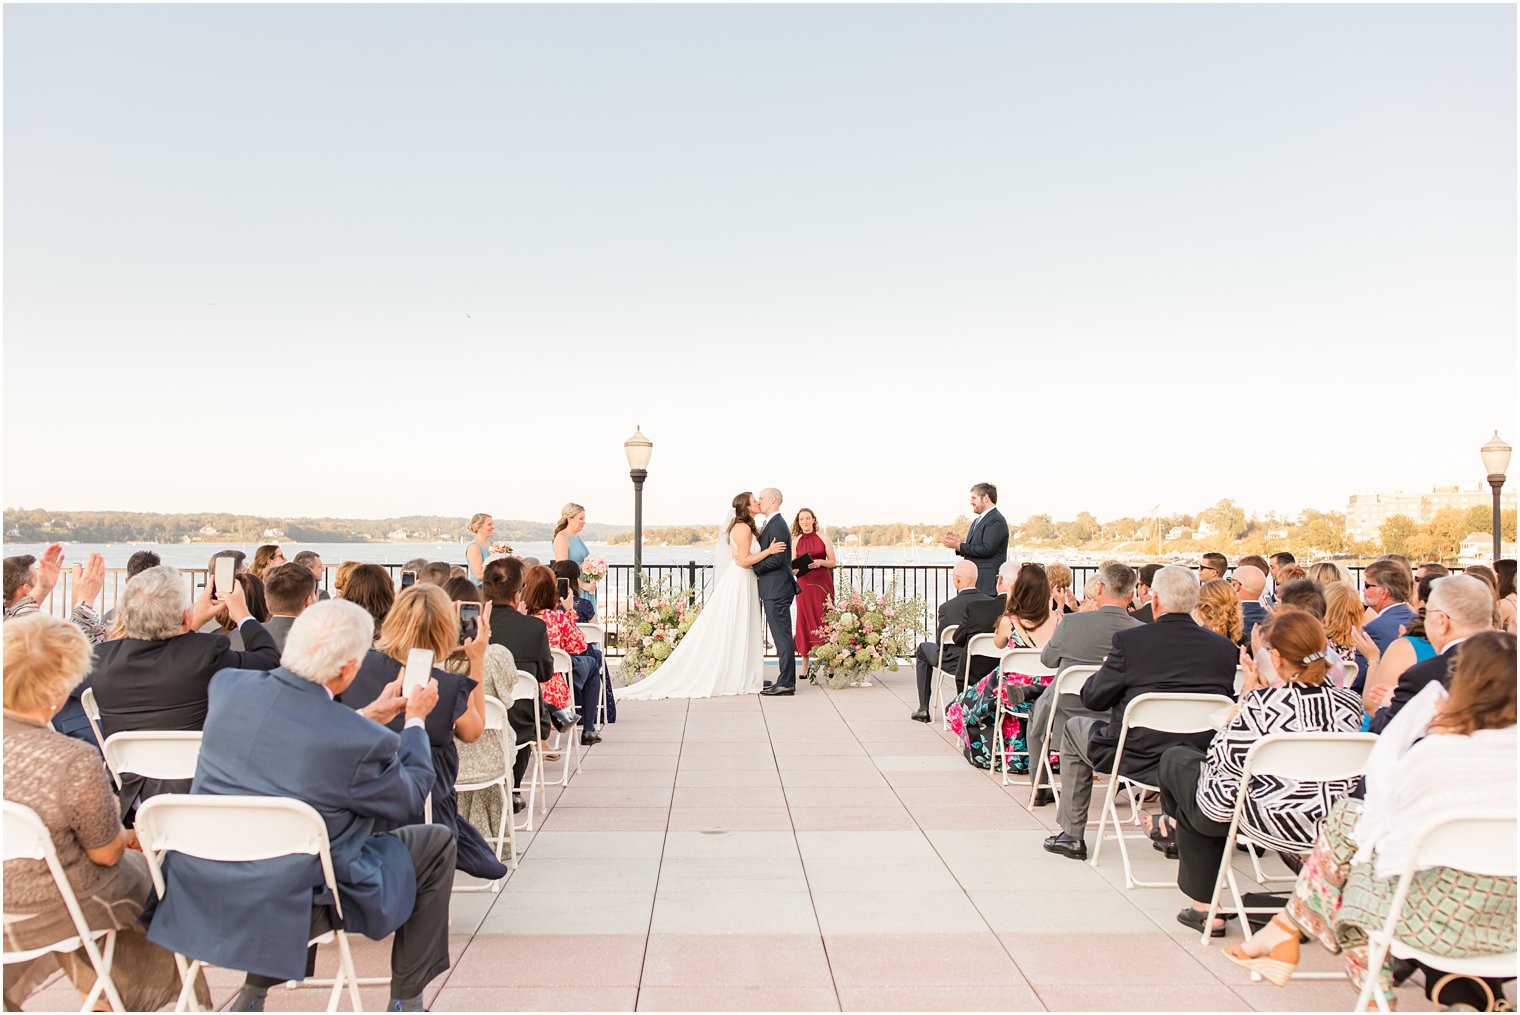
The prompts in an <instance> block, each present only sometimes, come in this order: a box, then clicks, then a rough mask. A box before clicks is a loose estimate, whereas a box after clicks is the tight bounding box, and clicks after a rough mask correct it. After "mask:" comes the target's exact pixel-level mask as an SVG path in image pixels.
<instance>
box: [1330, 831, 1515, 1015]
mask: <svg viewBox="0 0 1520 1015" xmlns="http://www.w3.org/2000/svg"><path fill="white" fill-rule="evenodd" d="M1430 867H1447V868H1450V869H1452V870H1459V871H1466V872H1468V873H1470V874H1484V875H1488V876H1490V877H1501V878H1512V877H1514V876H1515V868H1516V864H1515V817H1514V815H1509V816H1507V817H1494V816H1490V815H1479V814H1472V815H1458V816H1453V817H1448V818H1445V819H1443V820H1441V821H1437V822H1435V823H1433V824H1431V825H1428V826H1426V827H1425V828H1424V829H1423V830H1422V831H1421V832H1420V833H1419V838H1418V839H1417V840H1416V842H1415V847H1414V849H1413V850H1411V851H1410V855H1409V863H1408V864H1407V865H1406V866H1405V867H1404V869H1403V870H1402V871H1400V872H1399V882H1398V887H1396V888H1395V889H1394V892H1393V902H1392V903H1391V904H1390V905H1389V907H1388V918H1387V919H1386V920H1384V921H1383V927H1382V929H1381V930H1379V931H1377V932H1375V933H1372V934H1369V935H1367V937H1368V941H1367V970H1368V973H1367V978H1366V982H1364V983H1363V984H1362V993H1361V996H1360V997H1358V998H1357V999H1356V1007H1355V1008H1353V1009H1352V1010H1353V1011H1366V1010H1367V1002H1368V1001H1373V1000H1375V1001H1376V1002H1377V1010H1378V1011H1387V1010H1388V1004H1387V1002H1386V1001H1384V999H1383V996H1382V992H1381V991H1379V992H1378V995H1377V997H1376V998H1374V997H1373V996H1372V995H1373V988H1374V987H1375V986H1376V984H1377V976H1376V974H1375V971H1376V970H1378V969H1380V968H1382V965H1383V963H1384V962H1385V961H1386V960H1387V958H1388V953H1389V952H1390V951H1391V952H1392V953H1393V954H1394V956H1395V957H1397V958H1401V959H1410V960H1413V961H1416V962H1422V963H1424V964H1426V965H1428V966H1431V967H1433V968H1436V969H1439V970H1441V971H1442V972H1446V973H1456V974H1457V975H1459V976H1479V977H1488V978H1492V979H1496V980H1508V979H1513V978H1514V977H1515V975H1516V972H1517V966H1520V962H1517V956H1516V954H1515V953H1514V952H1509V953H1507V954H1504V955H1478V956H1475V957H1473V958H1469V959H1454V958H1450V957H1448V956H1445V955H1436V954H1434V953H1433V952H1427V951H1424V950H1422V949H1420V948H1416V947H1415V946H1414V945H1411V944H1407V943H1405V942H1403V941H1400V940H1399V939H1398V927H1399V917H1400V916H1401V915H1402V913H1403V910H1404V903H1405V902H1406V901H1408V899H1409V888H1410V885H1411V884H1412V883H1413V882H1414V876H1415V872H1417V871H1418V870H1420V869H1421V868H1430Z"/></svg>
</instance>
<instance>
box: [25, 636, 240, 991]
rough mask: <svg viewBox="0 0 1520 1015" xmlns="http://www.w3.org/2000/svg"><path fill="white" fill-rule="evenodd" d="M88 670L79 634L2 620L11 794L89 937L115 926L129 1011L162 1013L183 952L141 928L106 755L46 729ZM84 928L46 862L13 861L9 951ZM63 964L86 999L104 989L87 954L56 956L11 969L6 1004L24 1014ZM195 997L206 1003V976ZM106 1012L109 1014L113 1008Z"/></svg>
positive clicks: (142, 889) (144, 897)
mask: <svg viewBox="0 0 1520 1015" xmlns="http://www.w3.org/2000/svg"><path fill="white" fill-rule="evenodd" d="M89 668H90V643H89V642H88V641H87V640H86V639H85V637H84V635H83V634H82V633H81V632H80V631H79V628H78V627H76V626H75V625H73V624H71V623H69V622H68V621H66V620H62V619H59V618H56V617H49V616H44V615H40V614H39V615H36V616H31V617H24V618H21V619H18V620H17V621H16V622H15V623H12V624H6V625H5V799H6V800H9V801H11V802H13V803H18V804H22V805H24V806H26V807H30V808H31V809H32V810H34V811H36V812H37V816H38V817H39V818H41V819H42V823H43V824H44V825H46V826H47V829H48V833H49V836H50V838H51V839H52V840H53V848H54V849H55V850H57V853H58V862H59V864H60V866H62V868H63V872H64V874H65V875H66V876H67V877H68V880H69V885H70V886H71V887H72V888H73V889H74V895H75V896H76V897H77V898H78V900H79V908H80V911H81V913H82V914H83V916H84V920H85V923H86V924H88V925H89V927H90V928H91V929H92V930H114V931H117V935H116V949H115V953H114V955H113V957H112V958H111V960H110V962H111V979H112V981H113V982H114V983H115V984H116V988H117V990H118V991H119V992H120V993H121V999H122V1001H123V1003H124V1004H125V1005H126V1010H127V1011H154V1010H156V1009H158V1008H159V1007H161V1006H163V1005H166V1004H169V1003H171V1002H173V1001H174V999H175V997H176V996H178V994H179V973H178V972H177V971H176V969H175V965H174V956H173V955H172V954H170V953H169V952H167V951H165V950H164V949H162V948H160V947H158V946H157V945H155V944H150V943H149V941H148V938H147V935H146V929H147V928H146V927H145V926H144V925H143V924H142V923H141V922H140V921H139V918H140V917H141V916H142V912H143V907H144V905H145V904H146V903H147V901H148V896H149V894H150V893H151V892H152V889H153V883H152V880H151V879H150V877H149V875H148V864H147V861H146V860H144V859H143V855H142V854H141V853H139V852H134V851H133V850H131V849H128V848H127V847H128V844H129V843H131V841H132V833H131V832H128V831H126V830H125V829H123V828H122V827H121V813H120V804H119V803H118V802H117V799H116V794H115V793H113V792H112V791H111V780H110V777H109V776H107V775H106V773H105V770H104V769H102V768H101V767H100V755H99V754H97V753H95V752H94V751H92V750H90V749H89V748H87V747H85V746H84V745H83V744H81V743H79V742H78V741H76V740H71V739H69V738H68V737H65V736H63V735H62V734H59V733H55V732H54V731H53V730H52V729H50V728H48V722H49V720H51V719H52V718H53V716H54V713H56V712H57V711H58V707H59V705H60V704H61V703H62V702H63V701H65V700H66V699H67V697H68V694H69V691H70V690H72V689H73V687H74V685H75V684H76V683H78V682H79V680H80V678H82V677H83V676H84V675H85V673H86V672H87V671H88V670H89ZM77 933H78V930H77V929H76V928H75V926H74V921H73V920H72V919H71V917H70V915H69V911H68V910H67V909H66V908H64V905H63V899H62V896H60V895H59V894H58V888H57V886H56V884H55V883H54V881H53V878H52V875H51V874H50V873H49V872H48V868H47V865H46V864H44V863H43V862H42V861H40V860H8V861H6V864H5V950H6V951H30V950H32V949H36V948H44V947H46V946H48V945H50V944H52V943H54V942H55V941H62V940H64V939H66V938H72V937H74V936H75V935H76V934H77ZM59 967H62V969H63V972H64V975H65V976H67V977H68V978H69V980H70V981H72V982H73V984H74V986H75V988H76V989H77V990H78V991H79V993H80V995H81V996H88V995H89V993H90V991H91V990H92V989H93V988H94V986H95V967H94V966H92V965H91V964H90V960H89V957H88V956H87V955H86V954H85V951H84V949H83V948H76V949H75V950H73V951H70V952H64V953H61V954H60V953H55V952H49V953H47V954H45V955H44V956H43V957H42V958H38V959H33V960H32V961H30V962H25V963H7V964H6V967H5V1008H6V1010H7V1011H20V1010H21V1003H22V1002H23V1001H24V1000H26V997H27V995H28V994H30V993H31V992H32V991H33V990H34V989H35V988H36V987H38V986H39V985H40V984H41V983H42V981H44V980H46V979H47V978H48V977H49V976H50V975H51V974H52V973H53V971H54V970H55V969H58V968H59ZM196 996H197V998H198V1000H199V1001H200V1003H201V1005H202V1007H209V1006H210V1004H211V994H210V992H209V991H208V990H207V989H206V982H205V979H204V978H201V979H199V980H198V981H197V982H196ZM107 1010H109V1009H107Z"/></svg>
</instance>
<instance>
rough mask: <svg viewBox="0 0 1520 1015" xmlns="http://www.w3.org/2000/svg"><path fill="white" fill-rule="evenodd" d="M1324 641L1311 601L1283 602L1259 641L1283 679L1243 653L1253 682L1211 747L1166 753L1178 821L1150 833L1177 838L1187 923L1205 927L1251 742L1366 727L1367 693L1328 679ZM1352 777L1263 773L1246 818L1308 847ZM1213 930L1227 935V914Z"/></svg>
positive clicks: (1170, 802) (1166, 807) (1297, 846)
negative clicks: (1301, 778)
mask: <svg viewBox="0 0 1520 1015" xmlns="http://www.w3.org/2000/svg"><path fill="white" fill-rule="evenodd" d="M1325 640H1326V639H1325V629H1324V627H1322V626H1321V625H1320V622H1319V621H1318V620H1316V619H1314V618H1313V617H1311V616H1310V615H1309V614H1307V613H1305V612H1304V611H1303V610H1298V609H1294V608H1293V607H1290V606H1282V607H1279V608H1278V611H1277V613H1275V614H1274V615H1273V616H1272V619H1271V620H1269V621H1268V622H1267V623H1266V624H1265V625H1264V626H1263V628H1262V635H1261V641H1262V644H1263V646H1265V648H1266V650H1267V652H1268V653H1270V655H1271V657H1272V665H1273V668H1274V669H1275V670H1276V671H1277V675H1278V677H1279V678H1281V679H1282V680H1283V681H1284V682H1285V683H1284V686H1282V687H1266V686H1264V685H1261V684H1259V683H1258V680H1259V678H1258V675H1257V674H1256V673H1255V669H1256V667H1255V664H1254V663H1253V662H1252V661H1251V658H1250V656H1249V655H1247V654H1246V653H1244V652H1242V653H1241V660H1242V662H1243V664H1244V665H1245V668H1246V685H1245V686H1246V688H1248V690H1246V691H1245V693H1244V694H1242V695H1241V698H1240V703H1239V704H1238V705H1236V707H1235V709H1234V710H1233V712H1232V714H1231V718H1230V721H1229V723H1228V724H1227V725H1226V726H1225V727H1224V729H1223V730H1222V731H1220V733H1219V735H1218V736H1216V737H1215V738H1214V740H1213V742H1212V743H1210V744H1209V747H1208V751H1207V753H1205V752H1204V751H1203V750H1202V749H1200V748H1198V747H1195V746H1193V745H1192V744H1179V745H1177V746H1175V747H1169V748H1167V751H1166V753H1165V754H1163V755H1162V756H1161V767H1160V769H1159V770H1158V775H1159V777H1160V780H1161V781H1160V782H1159V783H1158V785H1159V786H1160V789H1161V810H1162V812H1163V813H1164V814H1165V815H1166V817H1167V818H1170V819H1171V820H1170V821H1166V820H1162V821H1161V822H1159V823H1158V827H1157V829H1156V831H1154V832H1153V833H1152V836H1153V837H1154V838H1156V839H1157V840H1158V841H1161V842H1165V841H1166V840H1167V839H1170V838H1173V837H1175V843H1176V850H1177V856H1178V859H1179V861H1180V862H1179V864H1178V866H1177V887H1178V888H1180V889H1182V894H1184V895H1186V896H1187V897H1188V899H1189V900H1190V901H1191V902H1192V906H1191V907H1189V908H1186V909H1183V910H1182V912H1180V913H1178V914H1177V921H1178V922H1179V923H1181V924H1183V925H1184V926H1188V927H1192V928H1193V929H1195V930H1198V931H1202V930H1203V921H1204V920H1205V919H1206V918H1207V916H1208V911H1209V899H1210V898H1211V897H1212V895H1213V893H1214V879H1215V877H1216V876H1217V875H1218V873H1219V863H1220V860H1222V859H1223V858H1224V855H1225V850H1226V849H1228V848H1229V846H1230V843H1229V841H1228V840H1227V838H1226V836H1227V834H1228V832H1229V830H1230V818H1231V816H1232V815H1233V814H1234V810H1235V801H1236V798H1237V797H1239V796H1240V793H1241V789H1242V787H1241V784H1240V779H1241V773H1242V771H1243V770H1244V766H1245V759H1246V752H1247V751H1249V750H1250V749H1251V747H1252V745H1254V744H1255V743H1256V742H1257V741H1258V740H1261V739H1262V738H1263V737H1266V736H1270V735H1271V734H1273V733H1355V732H1357V731H1359V730H1360V729H1361V728H1362V700H1361V698H1360V697H1359V696H1358V695H1357V693H1356V692H1355V691H1353V690H1350V689H1349V688H1344V687H1333V686H1331V685H1330V684H1329V682H1328V680H1327V677H1328V673H1329V671H1328V669H1327V668H1326V666H1325V657H1326V655H1327V654H1328V650H1327V648H1326V647H1325ZM1351 782H1352V781H1351V780H1342V781H1338V782H1296V781H1294V780H1291V779H1279V778H1277V777H1275V776H1274V777H1272V778H1258V779H1256V780H1254V781H1253V782H1252V784H1251V785H1250V786H1249V787H1246V788H1245V792H1246V803H1245V812H1244V814H1242V816H1241V822H1242V826H1243V827H1244V828H1246V829H1249V830H1250V832H1251V833H1252V835H1254V836H1255V837H1256V838H1257V839H1258V840H1259V841H1261V842H1262V843H1263V844H1265V845H1267V846H1270V847H1271V848H1273V849H1278V850H1282V851H1284V852H1287V853H1292V854H1295V855H1296V854H1299V853H1307V852H1308V851H1309V849H1310V848H1311V847H1312V846H1313V845H1314V836H1315V832H1316V830H1317V829H1318V827H1319V823H1320V820H1321V819H1323V818H1324V816H1325V814H1326V812H1327V811H1329V810H1330V805H1331V803H1333V802H1334V801H1335V800H1337V799H1339V798H1340V797H1343V796H1345V795H1346V794H1347V793H1348V792H1349V791H1350V790H1351ZM1167 826H1170V828H1169V827H1167ZM1211 933H1212V935H1213V936H1214V937H1223V936H1224V921H1223V920H1220V921H1218V922H1217V923H1216V924H1215V925H1214V928H1213V930H1212V932H1211Z"/></svg>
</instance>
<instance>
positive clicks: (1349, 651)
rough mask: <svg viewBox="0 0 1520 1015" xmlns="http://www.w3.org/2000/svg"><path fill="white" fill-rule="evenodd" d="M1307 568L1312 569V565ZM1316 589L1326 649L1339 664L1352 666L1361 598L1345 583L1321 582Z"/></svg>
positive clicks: (1361, 619) (1362, 617)
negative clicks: (1322, 608)
mask: <svg viewBox="0 0 1520 1015" xmlns="http://www.w3.org/2000/svg"><path fill="white" fill-rule="evenodd" d="M1309 566H1310V568H1311V569H1312V568H1313V567H1314V565H1313V564H1311V565H1309ZM1310 581H1313V579H1312V578H1311V579H1310ZM1320 587H1321V588H1322V589H1323V590H1324V596H1325V634H1326V635H1328V636H1329V638H1330V647H1331V648H1332V649H1333V650H1334V651H1335V655H1336V658H1338V659H1339V660H1340V661H1341V663H1342V664H1343V665H1346V666H1351V667H1355V666H1356V636H1357V634H1358V633H1359V632H1360V631H1361V629H1362V624H1363V623H1364V621H1365V618H1366V614H1365V611H1363V609H1362V600H1361V597H1360V596H1358V595H1357V594H1356V587H1355V586H1354V585H1351V584H1350V583H1348V582H1342V581H1335V582H1330V583H1328V584H1323V583H1322V584H1321V586H1320Z"/></svg>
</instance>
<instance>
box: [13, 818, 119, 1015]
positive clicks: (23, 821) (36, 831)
mask: <svg viewBox="0 0 1520 1015" xmlns="http://www.w3.org/2000/svg"><path fill="white" fill-rule="evenodd" d="M3 813H4V817H5V862H6V863H10V862H11V861H12V860H41V861H42V862H43V863H45V864H47V869H48V873H49V874H51V875H52V876H53V885H54V887H56V888H57V889H58V894H59V895H60V896H62V897H63V908H64V909H66V910H68V912H69V918H70V919H71V920H73V921H74V930H75V932H76V933H75V934H74V936H73V937H66V938H64V939H62V940H61V941H54V942H53V943H52V944H47V945H43V946H42V947H40V948H28V949H26V950H24V951H14V952H13V951H9V950H7V951H6V952H5V953H4V957H5V965H7V966H9V965H12V964H15V963H19V962H30V961H32V960H33V959H37V958H41V957H42V956H44V955H47V954H48V953H50V952H57V953H59V954H66V953H68V952H72V951H76V950H78V949H81V948H83V949H84V953H85V955H86V956H87V957H88V958H89V960H90V965H91V966H93V967H94V969H95V986H94V988H93V989H91V991H90V994H89V996H88V997H86V998H85V999H84V1005H83V1006H82V1007H81V1008H80V1009H79V1010H80V1011H90V1010H91V1009H93V1008H94V1007H95V1002H96V1001H98V1000H99V999H100V996H101V995H102V994H104V995H105V998H106V1001H107V1003H109V1004H110V1005H111V1010H112V1011H126V1010H127V1006H126V1005H125V1004H123V1003H122V1000H121V995H120V994H119V993H117V991H116V984H115V983H114V982H113V981H112V980H111V959H112V957H113V956H114V954H115V952H116V932H115V931H114V930H91V929H90V925H89V924H88V923H86V922H85V919H84V913H83V912H82V911H81V910H80V908H79V899H78V898H77V897H76V896H75V895H74V886H73V885H71V884H69V877H68V875H67V874H65V873H64V871H63V865H62V864H60V863H59V862H58V853H57V851H56V850H55V849H54V847H53V836H52V833H51V832H49V831H48V829H47V825H44V824H43V823H42V819H41V818H40V817H38V816H37V812H36V811H34V810H32V809H31V808H30V807H27V806H26V805H24V804H18V803H13V802H11V801H10V800H7V801H5V809H4V812H3ZM5 922H6V923H7V924H9V923H10V922H11V914H10V913H8V912H7V913H6V914H5ZM102 939H104V940H105V951H104V953H102V951H101V949H100V947H99V943H100V941H101V940H102Z"/></svg>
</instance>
